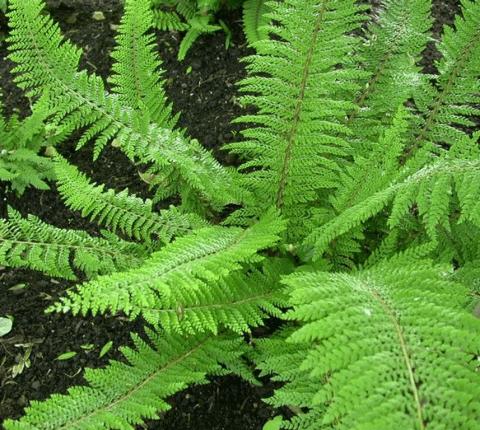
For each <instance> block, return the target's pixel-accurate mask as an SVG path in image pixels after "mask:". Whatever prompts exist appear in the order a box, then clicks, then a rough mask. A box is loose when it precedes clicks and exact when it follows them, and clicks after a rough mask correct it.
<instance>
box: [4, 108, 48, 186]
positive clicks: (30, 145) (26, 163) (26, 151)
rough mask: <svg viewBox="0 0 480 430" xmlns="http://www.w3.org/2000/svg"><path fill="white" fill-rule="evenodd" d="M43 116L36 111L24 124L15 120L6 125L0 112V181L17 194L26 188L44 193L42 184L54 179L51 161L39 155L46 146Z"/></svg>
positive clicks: (14, 118) (6, 122)
mask: <svg viewBox="0 0 480 430" xmlns="http://www.w3.org/2000/svg"><path fill="white" fill-rule="evenodd" d="M1 107H2V106H1V104H0V110H1ZM45 116H46V115H45V112H44V111H43V109H41V107H39V109H37V110H36V111H35V112H34V113H33V114H32V115H31V116H29V117H28V118H26V119H24V120H23V121H21V120H19V119H18V118H17V117H16V116H13V117H12V118H10V119H9V120H8V121H6V120H5V119H4V118H3V116H2V112H1V111H0V181H8V182H10V183H11V186H12V189H13V190H14V191H16V192H17V193H18V194H23V192H24V191H25V188H27V187H29V186H33V187H35V188H38V189H40V190H46V189H48V184H47V183H46V182H45V180H49V179H53V169H52V167H53V166H52V163H51V161H50V160H49V159H48V158H46V157H42V156H40V155H39V152H40V150H41V149H42V147H44V146H46V144H47V143H46V138H45V132H44V122H43V121H44V119H45Z"/></svg>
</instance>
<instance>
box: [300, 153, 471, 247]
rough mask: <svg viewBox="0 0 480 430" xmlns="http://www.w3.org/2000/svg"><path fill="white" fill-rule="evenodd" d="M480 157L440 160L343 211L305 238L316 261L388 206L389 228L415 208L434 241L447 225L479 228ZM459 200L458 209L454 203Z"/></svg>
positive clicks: (397, 226) (402, 219)
mask: <svg viewBox="0 0 480 430" xmlns="http://www.w3.org/2000/svg"><path fill="white" fill-rule="evenodd" d="M479 181H480V157H478V156H477V157H476V159H455V160H448V159H446V160H439V161H436V162H434V163H432V164H431V165H428V166H426V167H424V168H422V169H420V170H419V171H418V172H415V173H414V174H412V175H410V176H408V177H407V178H406V179H404V180H402V181H399V182H397V183H394V184H392V185H390V186H388V187H386V188H384V189H382V190H381V191H378V192H376V193H374V194H372V195H370V196H369V197H368V198H367V199H365V200H363V201H360V202H359V203H357V204H355V205H353V206H351V207H349V208H348V209H346V210H344V211H343V212H342V213H341V214H340V215H338V216H337V217H335V218H333V219H332V220H331V221H329V222H327V223H326V224H324V225H323V226H322V227H320V228H318V229H316V230H315V231H313V232H312V233H311V234H310V236H309V237H308V238H307V243H312V244H313V246H314V249H315V255H316V256H317V257H319V256H321V254H322V253H323V252H324V251H325V250H326V248H327V246H328V244H329V243H330V242H331V241H333V240H334V239H336V238H337V237H339V236H341V235H342V234H345V233H347V232H349V231H350V230H352V229H354V228H355V227H357V226H359V225H361V224H362V223H364V222H365V221H367V220H368V219H370V218H372V217H373V216H374V215H377V214H378V213H379V212H380V211H382V210H383V209H384V208H385V207H386V206H387V205H388V204H389V203H390V202H393V203H392V208H391V214H390V216H389V218H388V225H389V227H390V228H392V229H394V228H399V227H403V226H402V223H403V222H404V221H405V218H406V217H409V216H410V215H411V212H410V211H411V208H412V207H413V206H414V205H416V208H417V210H418V213H419V215H420V217H421V221H422V224H423V225H424V228H425V230H426V234H427V235H428V236H429V238H430V239H433V240H437V239H438V233H437V230H438V229H440V228H443V229H446V230H449V229H450V222H451V221H452V220H453V221H455V222H459V223H461V222H464V221H469V222H472V223H473V224H475V225H476V226H477V227H480V212H479V208H478V205H477V202H478V198H479V197H480V194H479V193H480V190H479V189H478V186H477V184H478V183H479ZM455 197H456V198H457V199H458V200H459V207H456V206H455V205H454V204H453V202H454V201H455V200H453V199H454V198H455ZM452 209H454V210H459V211H460V214H459V215H460V216H459V218H458V219H451V217H450V215H451V213H452Z"/></svg>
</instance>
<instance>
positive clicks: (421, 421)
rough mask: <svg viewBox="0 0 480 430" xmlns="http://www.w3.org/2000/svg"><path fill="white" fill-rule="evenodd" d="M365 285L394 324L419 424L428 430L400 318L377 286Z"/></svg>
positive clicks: (422, 428) (422, 429) (366, 282)
mask: <svg viewBox="0 0 480 430" xmlns="http://www.w3.org/2000/svg"><path fill="white" fill-rule="evenodd" d="M362 283H363V284H364V285H365V291H367V292H368V293H370V295H371V296H372V297H373V298H374V299H375V300H376V301H377V302H378V303H379V304H380V306H381V307H382V309H383V310H384V312H385V314H386V315H387V316H388V318H389V319H390V321H391V322H392V325H393V326H394V328H395V333H396V335H397V339H398V343H399V345H400V349H401V351H402V358H403V361H404V363H405V367H406V370H407V373H408V382H409V385H410V389H411V392H412V396H413V399H414V403H415V409H416V411H417V420H418V424H419V426H420V429H421V430H425V428H426V423H425V419H424V417H423V415H424V414H423V408H422V403H421V401H420V394H419V387H418V384H417V383H416V382H415V376H414V372H413V368H414V366H413V363H412V359H411V354H410V352H409V351H408V347H407V342H406V339H405V335H404V333H403V330H402V327H401V325H400V321H399V320H398V317H397V315H396V313H395V311H394V310H393V309H391V307H390V306H389V304H388V303H387V302H386V301H385V299H384V298H383V297H382V296H381V295H380V294H379V292H378V291H377V289H376V288H375V286H373V285H370V283H369V282H368V280H367V281H363V282H362Z"/></svg>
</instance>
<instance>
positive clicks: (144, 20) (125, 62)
mask: <svg viewBox="0 0 480 430" xmlns="http://www.w3.org/2000/svg"><path fill="white" fill-rule="evenodd" d="M152 25H153V14H152V10H151V8H150V1H149V0H133V1H132V0H129V1H127V2H126V3H125V12H124V14H123V18H122V22H121V24H120V27H119V28H118V35H117V37H116V38H115V40H116V42H117V46H116V48H115V50H114V51H113V53H112V57H113V58H114V59H115V60H116V62H115V64H114V65H113V75H112V76H111V77H110V78H109V80H110V82H111V83H112V84H113V88H112V89H113V91H114V92H115V93H117V94H119V95H120V102H122V103H124V104H125V105H126V106H129V107H131V108H132V109H139V110H140V111H145V110H146V111H147V112H148V115H149V117H150V118H151V120H152V121H153V122H155V123H157V124H158V125H160V126H163V127H166V128H173V127H174V125H175V123H176V120H177V117H172V107H171V105H169V104H168V101H167V99H166V95H165V91H164V89H163V83H164V82H163V81H162V77H163V73H164V72H163V70H162V69H161V62H160V60H159V58H158V55H157V54H156V53H155V51H154V49H155V48H156V44H155V36H154V34H153V33H149V31H150V30H151V27H152Z"/></svg>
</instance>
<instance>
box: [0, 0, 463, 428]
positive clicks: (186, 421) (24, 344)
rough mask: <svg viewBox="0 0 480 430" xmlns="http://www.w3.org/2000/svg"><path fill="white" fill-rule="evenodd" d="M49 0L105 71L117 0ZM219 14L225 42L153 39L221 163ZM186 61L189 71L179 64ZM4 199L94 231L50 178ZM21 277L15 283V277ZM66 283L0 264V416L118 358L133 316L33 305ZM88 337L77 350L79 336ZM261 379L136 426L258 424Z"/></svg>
mask: <svg viewBox="0 0 480 430" xmlns="http://www.w3.org/2000/svg"><path fill="white" fill-rule="evenodd" d="M433 3H434V9H433V10H434V14H435V17H436V27H435V36H436V37H438V34H439V33H440V30H441V24H442V23H451V22H452V16H453V13H454V12H456V11H457V10H458V4H457V3H458V2H457V1H454V0H450V1H439V0H434V1H433ZM50 4H51V5H52V7H53V6H56V7H57V6H58V8H55V9H52V14H53V16H54V17H55V19H57V20H58V22H59V23H60V25H61V27H62V29H63V31H64V34H65V35H66V36H67V37H68V38H69V39H71V40H73V41H74V42H75V43H77V44H78V45H79V46H81V47H82V48H83V49H84V52H85V54H84V57H83V61H82V65H83V66H84V67H85V68H87V69H88V70H90V71H94V72H95V73H97V74H100V75H101V76H103V77H106V76H108V73H109V70H110V66H111V61H110V57H109V53H110V52H111V50H112V48H113V46H114V39H113V38H114V30H113V29H112V28H114V27H112V25H113V26H114V25H115V24H118V22H119V20H120V16H121V7H120V6H119V2H118V1H117V0H110V1H103V0H102V1H100V0H91V1H85V0H62V1H60V0H52V1H50ZM95 10H102V11H103V12H104V15H105V18H106V19H105V20H103V21H96V20H93V19H92V13H93V11H95ZM222 19H224V21H225V22H226V23H227V24H228V25H229V27H230V29H231V30H232V31H233V35H234V37H233V42H232V45H231V46H230V48H229V49H228V50H226V49H225V47H224V42H225V37H224V35H223V34H222V33H215V34H212V35H210V36H207V37H203V38H202V39H200V40H199V41H198V42H197V43H196V44H195V46H194V48H193V49H191V50H190V51H189V54H188V55H187V59H186V60H185V61H184V62H183V63H178V61H177V60H176V52H177V50H178V46H179V42H180V40H181V35H180V34H176V33H163V34H159V35H158V45H159V51H160V54H161V57H162V58H163V60H164V68H165V69H166V78H167V92H168V95H169V97H170V100H171V101H172V102H173V104H174V108H175V110H176V111H181V112H182V116H181V120H180V126H182V127H185V128H187V130H188V132H189V134H190V135H192V136H193V137H196V138H198V139H199V140H200V141H201V142H202V143H203V144H204V145H205V146H206V147H208V148H210V149H212V150H213V151H214V153H215V154H216V156H217V157H218V158H219V159H220V160H222V161H223V162H227V163H228V162H232V161H233V160H230V159H229V158H228V157H227V156H226V155H225V154H224V153H222V152H221V151H220V150H219V147H220V146H221V145H222V144H224V143H226V142H230V141H232V140H233V139H234V138H235V134H236V133H237V131H238V126H234V125H232V124H230V121H231V120H232V119H233V118H234V117H235V116H237V115H238V114H239V113H240V108H239V106H238V105H237V104H236V102H235V97H236V89H235V82H237V81H238V80H239V79H240V78H241V77H243V76H244V69H243V66H242V65H241V64H240V63H239V58H241V57H242V56H244V55H246V54H248V53H249V50H248V49H247V48H246V46H245V41H244V38H243V35H242V30H241V23H240V14H239V13H238V12H237V13H232V14H226V15H224V16H222ZM5 24H6V22H5V18H4V17H1V16H0V33H1V32H3V33H6V32H7V29H6V26H5ZM5 55H6V49H5V44H4V43H1V44H0V80H1V82H0V87H1V88H2V91H3V94H4V97H3V101H4V104H5V105H6V110H7V113H9V114H10V113H11V112H12V111H13V110H15V109H18V110H19V111H20V112H23V113H25V112H27V110H28V101H27V100H26V99H25V98H24V97H23V96H22V94H21V92H20V91H19V90H18V89H17V88H16V87H15V86H14V85H13V84H12V82H11V76H10V70H11V64H10V63H9V61H8V60H7V59H6V58H5ZM436 58H438V53H436V52H435V50H434V49H433V46H431V47H430V49H429V50H428V51H427V52H426V53H425V60H424V62H423V66H424V67H425V70H428V71H432V70H434V68H433V67H434V65H433V60H435V59H436ZM187 70H188V71H189V73H187ZM74 145H75V142H74V141H72V142H67V143H66V144H64V145H63V146H62V147H61V148H60V151H61V152H62V153H64V154H66V155H68V157H69V159H70V160H72V162H74V163H75V164H77V165H78V166H79V167H80V168H81V169H82V170H84V171H85V172H87V173H89V174H90V175H91V176H92V177H93V178H95V180H97V181H99V182H103V183H106V184H107V185H108V186H109V187H114V188H117V189H122V188H125V187H128V188H129V189H130V190H133V191H134V192H135V193H137V194H139V195H141V196H147V195H148V190H147V187H146V185H145V184H144V183H142V182H141V181H140V180H139V179H138V175H137V172H136V169H135V168H134V167H133V166H132V165H131V164H130V163H129V162H128V160H127V159H126V158H125V157H124V156H123V155H122V154H121V153H119V152H118V151H116V150H115V149H112V148H110V149H107V150H106V151H105V152H104V154H103V155H102V156H101V157H100V159H99V160H98V162H96V163H95V164H93V163H92V162H91V148H88V147H87V148H84V149H82V150H81V151H79V152H75V151H74ZM7 204H8V205H11V206H13V207H15V208H16V209H17V210H19V211H21V212H22V213H24V214H27V213H33V214H36V215H38V216H39V217H41V218H42V219H43V220H45V221H48V222H50V223H52V224H54V225H57V226H60V227H68V228H78V229H86V230H88V231H89V232H91V233H93V234H95V233H96V231H97V228H96V227H95V226H93V225H91V224H90V223H89V222H88V221H85V220H83V219H82V218H81V217H80V216H79V215H78V214H76V213H72V212H71V211H68V210H66V209H65V207H64V205H63V204H62V203H61V201H60V199H59V196H58V194H57V193H56V191H55V189H54V187H52V190H50V191H44V192H39V191H35V190H29V191H27V192H26V193H25V194H24V195H23V197H22V198H18V197H16V196H15V195H13V194H12V193H10V192H8V190H7V189H6V188H5V186H4V185H3V184H1V183H0V216H2V217H3V216H5V212H6V206H7ZM21 285H25V287H24V288H19V286H21ZM70 286H71V283H68V282H64V281H58V280H55V279H52V278H50V277H45V276H42V275H39V274H37V273H34V272H31V271H25V270H9V269H5V268H1V267H0V316H5V315H12V316H13V317H14V329H13V331H12V332H11V333H10V334H9V335H8V336H6V337H4V338H1V339H0V422H1V421H2V420H3V419H6V418H18V417H19V416H20V415H21V414H22V410H23V408H24V407H25V406H26V405H27V404H28V402H29V401H31V400H41V399H45V398H46V397H48V396H49V395H50V394H52V393H56V392H60V393H64V392H65V391H66V389H67V388H68V387H69V386H71V385H73V384H81V383H82V381H83V379H82V370H83V369H84V368H85V367H98V366H103V365H105V364H106V363H107V362H108V360H109V359H113V358H120V354H119V352H118V351H117V347H118V346H121V345H127V344H129V332H131V331H136V332H138V331H140V332H141V324H139V323H136V322H133V323H132V322H129V321H126V320H125V319H124V318H122V317H118V316H117V317H98V318H79V317H72V316H70V315H57V314H49V315H46V314H44V312H43V310H44V309H45V308H46V307H47V306H48V305H49V304H50V303H52V302H53V301H54V300H55V299H56V298H57V297H59V296H60V295H61V294H62V293H63V292H64V291H65V289H66V288H69V287H70ZM110 340H112V341H113V342H114V347H113V348H112V349H111V350H110V351H109V352H108V353H107V354H106V356H105V357H103V358H101V359H100V358H99V357H98V355H99V351H100V349H101V348H102V346H103V345H105V344H106V343H107V342H108V341H110ZM89 344H91V345H93V347H92V348H91V349H87V350H86V349H82V347H81V346H82V345H83V346H85V345H89ZM27 351H30V354H29V363H30V366H29V368H25V369H24V370H23V372H22V373H21V374H19V375H17V376H16V377H15V378H12V376H11V372H10V369H11V367H12V366H13V365H14V364H18V363H19V362H21V361H22V357H24V356H25V353H26V352H27ZM66 351H76V352H77V355H76V356H75V357H74V358H72V359H70V360H66V361H58V360H56V357H58V356H59V355H60V354H62V353H64V352H66ZM268 394H269V388H268V387H266V388H253V387H251V386H250V385H248V384H247V383H244V382H242V381H240V380H239V379H238V378H234V377H228V378H223V379H218V380H217V379H215V380H213V383H212V384H210V385H207V386H200V387H193V388H191V389H189V390H187V391H185V392H183V393H180V394H178V395H176V396H174V397H173V398H172V399H171V404H172V405H173V411H172V412H169V413H167V414H166V415H165V417H164V420H163V421H161V422H157V423H149V424H148V425H146V426H142V427H140V428H148V429H165V430H166V429H182V430H183V429H196V430H197V429H198V430H203V429H205V430H206V429H209V430H220V429H228V430H244V429H249V430H255V429H261V428H262V426H263V424H264V423H265V422H266V421H267V419H268V418H269V417H270V416H272V415H273V411H272V410H271V409H270V408H269V407H267V406H266V405H265V404H264V403H262V402H261V399H262V398H263V397H266V396H267V395H268Z"/></svg>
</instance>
